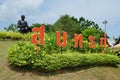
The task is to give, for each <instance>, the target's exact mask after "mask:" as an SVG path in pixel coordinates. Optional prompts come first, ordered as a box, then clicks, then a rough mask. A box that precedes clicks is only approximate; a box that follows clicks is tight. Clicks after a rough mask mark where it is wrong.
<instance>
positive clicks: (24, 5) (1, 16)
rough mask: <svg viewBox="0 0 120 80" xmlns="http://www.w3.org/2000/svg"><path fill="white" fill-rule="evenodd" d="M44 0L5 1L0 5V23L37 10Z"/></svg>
mask: <svg viewBox="0 0 120 80" xmlns="http://www.w3.org/2000/svg"><path fill="white" fill-rule="evenodd" d="M43 1H44V0H5V1H2V3H1V4H0V21H6V20H10V19H12V18H14V17H16V16H18V15H20V14H25V13H29V12H32V11H35V10H37V9H38V8H39V7H40V6H41V5H42V3H43Z"/></svg>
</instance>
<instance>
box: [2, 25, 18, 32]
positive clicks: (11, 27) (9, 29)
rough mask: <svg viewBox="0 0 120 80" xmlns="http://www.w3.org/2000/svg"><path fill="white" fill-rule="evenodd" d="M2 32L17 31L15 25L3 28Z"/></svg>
mask: <svg viewBox="0 0 120 80" xmlns="http://www.w3.org/2000/svg"><path fill="white" fill-rule="evenodd" d="M4 30H6V31H18V30H17V25H16V24H11V25H10V26H8V27H5V28H4Z"/></svg>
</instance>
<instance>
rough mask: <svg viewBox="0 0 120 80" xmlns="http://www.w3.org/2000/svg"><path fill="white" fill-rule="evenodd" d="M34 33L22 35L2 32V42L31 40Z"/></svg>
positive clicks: (0, 35) (0, 36)
mask: <svg viewBox="0 0 120 80" xmlns="http://www.w3.org/2000/svg"><path fill="white" fill-rule="evenodd" d="M31 35H32V33H27V34H22V33H19V32H13V31H9V32H6V31H0V40H4V39H12V40H30V38H31Z"/></svg>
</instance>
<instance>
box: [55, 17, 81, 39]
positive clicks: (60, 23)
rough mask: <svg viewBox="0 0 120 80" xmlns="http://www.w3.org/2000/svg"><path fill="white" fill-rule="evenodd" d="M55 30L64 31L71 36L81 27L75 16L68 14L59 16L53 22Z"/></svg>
mask: <svg viewBox="0 0 120 80" xmlns="http://www.w3.org/2000/svg"><path fill="white" fill-rule="evenodd" d="M54 28H55V31H61V32H62V31H66V32H67V33H68V37H69V38H72V37H73V34H74V33H78V30H79V29H81V28H80V25H79V23H78V20H77V18H74V17H70V16H69V15H63V16H61V17H60V18H59V19H58V20H57V22H56V23H55V24H54Z"/></svg>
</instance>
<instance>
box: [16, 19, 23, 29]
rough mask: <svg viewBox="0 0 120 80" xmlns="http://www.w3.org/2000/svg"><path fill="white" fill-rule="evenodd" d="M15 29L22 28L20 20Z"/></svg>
mask: <svg viewBox="0 0 120 80" xmlns="http://www.w3.org/2000/svg"><path fill="white" fill-rule="evenodd" d="M17 27H18V28H21V27H22V25H21V22H20V20H19V21H18V23H17Z"/></svg>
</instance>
